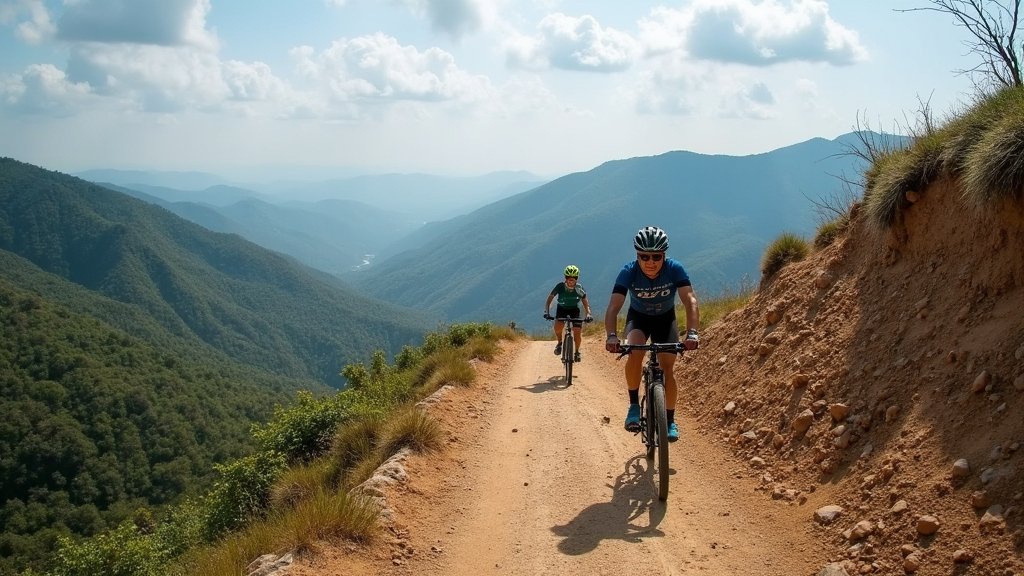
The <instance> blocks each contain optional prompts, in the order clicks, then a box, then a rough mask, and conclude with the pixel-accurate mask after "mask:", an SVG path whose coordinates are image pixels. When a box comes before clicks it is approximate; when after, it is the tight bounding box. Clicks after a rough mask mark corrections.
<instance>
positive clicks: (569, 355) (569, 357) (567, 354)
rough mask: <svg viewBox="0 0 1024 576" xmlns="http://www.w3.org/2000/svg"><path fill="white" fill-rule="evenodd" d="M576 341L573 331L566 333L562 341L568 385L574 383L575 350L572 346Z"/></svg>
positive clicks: (563, 360) (563, 361)
mask: <svg viewBox="0 0 1024 576" xmlns="http://www.w3.org/2000/svg"><path fill="white" fill-rule="evenodd" d="M575 344H576V342H575V341H574V340H573V339H572V333H571V332H570V333H569V334H566V335H565V338H564V339H563V341H562V363H563V364H565V384H566V386H568V385H571V384H572V363H573V353H574V352H575V351H574V350H573V349H572V348H573V345H575Z"/></svg>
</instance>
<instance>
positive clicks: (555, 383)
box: [516, 376, 568, 394]
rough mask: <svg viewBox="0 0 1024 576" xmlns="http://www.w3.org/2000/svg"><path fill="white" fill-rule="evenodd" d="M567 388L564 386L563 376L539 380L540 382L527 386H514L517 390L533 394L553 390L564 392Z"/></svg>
mask: <svg viewBox="0 0 1024 576" xmlns="http://www.w3.org/2000/svg"><path fill="white" fill-rule="evenodd" d="M566 388H568V386H566V385H565V377H564V376H552V377H551V378H548V379H547V380H541V381H540V382H534V383H533V384H530V385H529V386H516V389H517V390H526V391H527V392H533V393H534V394H541V393H544V392H552V391H555V390H564V389H566Z"/></svg>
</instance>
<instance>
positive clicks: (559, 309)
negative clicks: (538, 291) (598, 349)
mask: <svg viewBox="0 0 1024 576" xmlns="http://www.w3.org/2000/svg"><path fill="white" fill-rule="evenodd" d="M563 272H564V276H565V281H564V282H559V283H558V284H555V287H554V288H552V289H551V293H550V294H548V299H547V301H545V302H544V318H545V319H547V320H551V318H552V316H550V315H549V314H548V310H550V309H551V301H552V300H554V299H555V298H558V305H557V306H556V307H555V315H554V318H579V317H580V303H582V304H583V309H584V311H586V313H587V317H586V320H587V322H590V321H591V320H593V319H594V317H593V316H591V315H590V301H589V300H587V291H586V290H584V289H583V286H581V285H580V283H579V281H580V269H579V267H578V266H575V265H573V264H570V265H568V266H566V267H565V270H564V271H563ZM563 325H564V322H559V321H556V322H555V340H556V341H557V342H558V344H556V345H555V356H558V355H559V354H561V353H562V328H563ZM580 332H581V327H580V326H578V325H576V324H573V327H572V336H573V338H572V339H573V340H574V341H575V342H576V355H575V357H574V358H573V362H579V361H580V339H581V336H580Z"/></svg>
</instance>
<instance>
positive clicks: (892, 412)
mask: <svg viewBox="0 0 1024 576" xmlns="http://www.w3.org/2000/svg"><path fill="white" fill-rule="evenodd" d="M899 414H900V407H899V406H889V407H888V408H886V409H885V421H886V422H892V421H893V420H895V419H896V417H897V416H899Z"/></svg>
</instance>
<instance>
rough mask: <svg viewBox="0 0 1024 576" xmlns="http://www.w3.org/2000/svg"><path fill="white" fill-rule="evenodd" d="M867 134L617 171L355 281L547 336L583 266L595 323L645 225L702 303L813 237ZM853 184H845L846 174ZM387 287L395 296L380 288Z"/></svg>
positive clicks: (450, 226)
mask: <svg viewBox="0 0 1024 576" xmlns="http://www.w3.org/2000/svg"><path fill="white" fill-rule="evenodd" d="M859 145H860V139H859V138H858V136H857V134H847V135H844V136H841V137H839V138H837V139H835V140H826V139H821V138H816V139H813V140H809V141H807V142H803V143H800V144H796V145H793V146H789V147H786V148H782V149H779V150H775V151H772V152H768V153H765V154H757V155H752V156H739V157H737V156H720V155H703V154H696V153H692V152H669V153H666V154H662V155H659V156H652V157H642V158H631V159H626V160H616V161H612V162H607V163H605V164H602V165H601V166H598V167H597V168H594V169H593V170H590V171H588V172H582V173H576V174H570V175H568V176H564V177H562V178H558V179H556V180H554V181H551V182H549V183H547V184H544V185H542V186H539V187H537V188H535V189H533V190H530V191H527V192H523V193H521V194H517V195H515V196H511V197H508V198H505V199H503V200H500V201H497V202H495V203H493V204H490V205H488V206H485V207H483V208H480V209H479V210H476V211H474V212H472V213H470V214H467V215H464V216H460V217H458V218H454V219H452V220H449V221H446V222H440V223H436V224H434V225H432V226H431V227H429V228H425V229H421V230H419V231H417V232H414V233H413V235H411V236H410V237H409V238H415V239H416V241H409V240H408V239H407V241H404V242H402V243H401V244H402V245H403V246H404V247H406V248H407V249H406V250H405V251H403V252H400V253H397V254H394V255H393V256H391V257H389V258H388V259H386V260H384V261H379V262H376V263H375V264H374V266H372V267H370V268H367V269H366V270H365V271H361V272H360V273H358V274H352V275H349V276H348V277H347V278H348V279H349V280H350V281H351V282H352V283H353V285H354V286H356V287H357V288H360V289H362V290H363V291H364V292H366V293H373V294H379V295H380V297H382V298H384V299H386V300H388V301H390V302H393V303H401V304H405V305H413V306H417V307H419V308H421V309H423V310H426V311H428V312H431V313H435V314H438V315H440V316H441V317H443V318H445V319H447V320H449V321H463V320H469V319H474V320H491V321H495V322H499V323H504V322H507V321H509V320H515V321H516V322H518V323H519V324H520V325H522V326H525V327H528V328H533V329H536V328H540V327H542V326H543V325H544V322H543V320H542V319H541V308H542V306H543V303H544V300H545V298H546V295H547V294H548V292H549V291H550V290H551V288H552V287H553V286H554V285H555V283H557V282H558V281H559V280H560V279H561V271H562V269H563V268H564V267H565V266H566V265H567V264H570V263H572V264H576V265H578V266H580V268H581V269H582V276H581V284H582V285H583V286H585V287H586V288H587V289H588V292H589V294H590V301H591V305H592V307H593V308H594V310H595V315H597V316H600V315H602V314H603V312H604V308H605V306H606V305H607V298H608V295H609V294H610V292H611V287H612V283H613V281H614V279H615V275H616V274H617V272H618V271H619V269H620V268H621V267H622V265H623V264H625V263H626V262H627V261H628V260H630V259H632V258H634V257H635V256H634V254H633V248H632V238H633V235H634V234H635V233H636V231H637V229H639V228H640V227H642V226H647V225H654V226H660V227H662V228H664V229H665V230H666V231H667V232H668V234H669V236H670V239H671V248H670V251H669V255H670V256H673V257H675V258H677V259H679V260H681V261H682V262H683V264H684V266H685V267H686V268H687V270H688V272H689V273H690V275H691V277H692V279H693V281H694V283H695V286H696V288H697V290H698V294H705V295H709V294H713V293H716V292H720V291H721V290H723V289H726V288H732V287H735V286H736V285H737V284H738V283H739V282H741V281H742V279H743V278H744V277H747V278H749V279H750V280H751V282H756V280H757V278H758V276H759V261H760V257H761V255H762V252H763V250H764V248H765V246H766V245H767V244H768V243H770V242H771V241H772V240H774V239H775V238H776V237H777V236H778V235H779V234H780V233H782V232H793V233H797V234H801V235H805V236H809V235H811V234H813V232H814V230H815V228H816V226H817V224H818V222H817V217H816V214H815V210H814V204H813V202H812V201H820V200H822V199H829V198H832V197H835V196H836V195H837V194H842V191H843V187H844V183H843V181H842V178H845V179H846V180H848V181H857V180H858V179H859V177H860V174H861V172H862V170H863V160H862V159H861V158H859V157H858V156H856V155H854V154H850V153H849V152H850V150H852V149H856V148H858V147H859ZM841 177H842V178H841ZM382 286H387V287H388V289H387V290H382V289H381V287H382Z"/></svg>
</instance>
